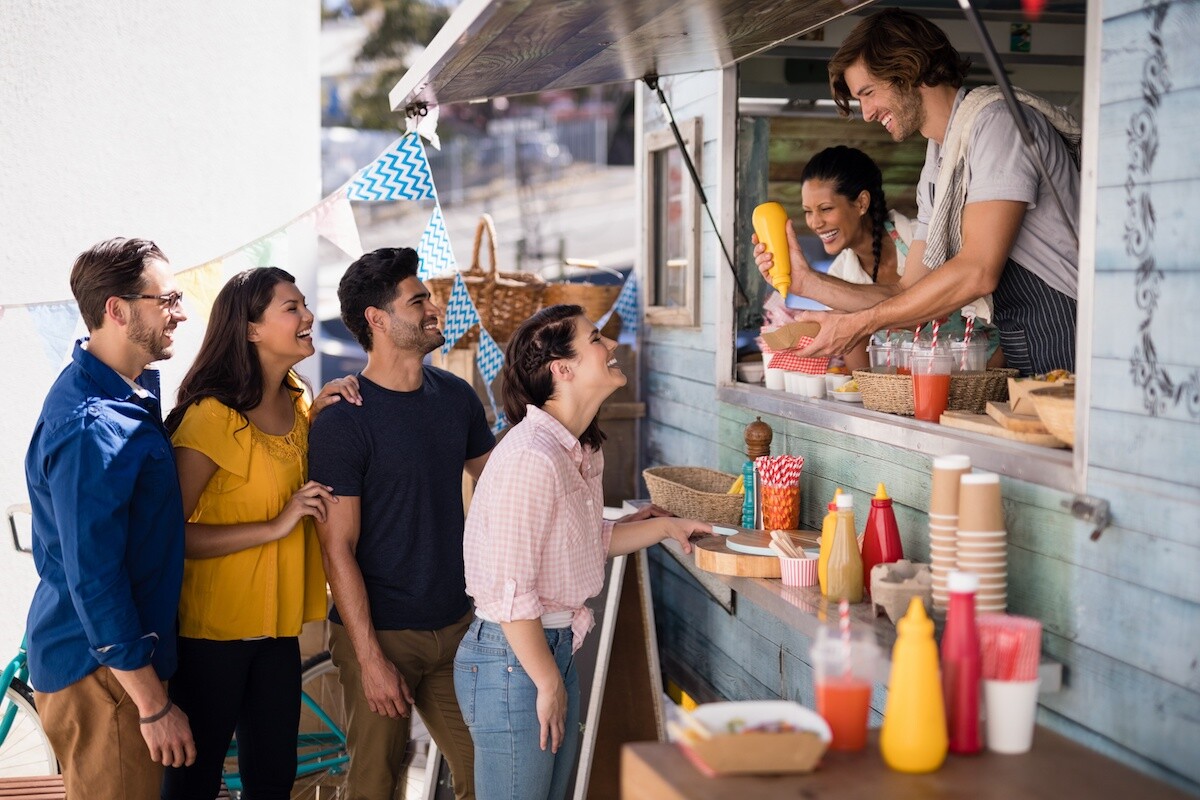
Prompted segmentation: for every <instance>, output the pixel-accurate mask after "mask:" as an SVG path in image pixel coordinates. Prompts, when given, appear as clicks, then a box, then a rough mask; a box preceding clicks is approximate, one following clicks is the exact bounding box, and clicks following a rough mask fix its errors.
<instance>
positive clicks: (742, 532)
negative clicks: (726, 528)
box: [725, 528, 820, 557]
mask: <svg viewBox="0 0 1200 800" xmlns="http://www.w3.org/2000/svg"><path fill="white" fill-rule="evenodd" d="M784 532H785V533H786V534H787V535H788V536H789V537H790V538H791V540H792V544H793V545H794V546H795V548H796V549H797V550H803V549H804V548H805V547H810V548H811V547H818V546H820V541H819V540H817V539H816V538H815V537H814V535H813V534H811V533H808V532H805V531H784ZM725 545H726V546H727V547H728V548H729V549H730V550H732V551H733V552H735V553H742V554H746V555H756V556H772V557H777V556H775V551H774V550H772V549H771V547H770V545H771V532H770V531H752V530H748V529H746V528H739V529H738V532H737V533H736V534H734V535H733V536H730V537H728V538H727V539H726V540H725Z"/></svg>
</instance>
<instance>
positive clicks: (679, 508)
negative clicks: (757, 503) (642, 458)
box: [642, 467, 745, 525]
mask: <svg viewBox="0 0 1200 800" xmlns="http://www.w3.org/2000/svg"><path fill="white" fill-rule="evenodd" d="M642 477H643V478H645V479H646V488H648V489H649V490H650V500H651V501H653V503H654V504H655V505H657V506H661V507H662V508H665V509H666V510H667V511H670V512H671V513H672V514H674V515H676V516H678V517H685V518H687V519H698V520H702V521H704V522H713V523H718V524H723V525H740V524H741V521H742V501H743V500H744V499H745V498H744V496H743V495H740V494H728V492H729V487H730V486H733V482H734V481H735V480H737V476H736V475H730V474H728V473H725V472H718V471H717V470H715V469H705V468H704V467H651V468H649V469H645V470H642Z"/></svg>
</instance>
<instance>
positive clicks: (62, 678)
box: [25, 238, 196, 798]
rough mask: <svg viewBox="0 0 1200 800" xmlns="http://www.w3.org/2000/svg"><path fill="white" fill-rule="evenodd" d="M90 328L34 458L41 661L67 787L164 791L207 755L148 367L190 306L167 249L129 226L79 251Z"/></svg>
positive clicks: (34, 640) (171, 478)
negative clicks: (180, 630)
mask: <svg viewBox="0 0 1200 800" xmlns="http://www.w3.org/2000/svg"><path fill="white" fill-rule="evenodd" d="M71 291H72V293H73V294H74V295H75V299H76V301H77V302H78V303H79V311H80V313H81V314H82V316H83V320H84V322H85V323H86V324H87V328H88V332H89V334H90V336H89V337H88V338H85V339H81V340H80V341H79V342H77V343H76V345H75V351H74V353H73V354H72V360H71V364H70V365H68V366H67V368H66V369H64V370H63V371H62V374H61V375H59V377H58V380H57V381H55V383H54V386H53V387H52V388H51V389H50V393H49V395H48V396H47V397H46V402H45V404H44V405H43V406H42V413H41V416H40V417H39V419H38V422H37V426H36V427H35V428H34V433H33V440H32V442H31V443H30V445H29V452H28V453H27V455H26V459H25V477H26V481H27V482H28V484H29V496H30V501H31V504H32V506H33V557H34V563H35V564H36V565H37V570H38V575H39V576H40V578H41V581H40V583H39V584H38V587H37V590H36V591H35V593H34V596H33V603H32V605H31V606H30V609H29V622H28V632H27V635H28V649H29V670H30V677H31V680H32V683H33V686H34V689H35V690H36V691H35V696H36V701H37V707H38V711H39V712H40V715H41V718H42V723H43V725H44V727H45V729H46V735H47V736H48V737H49V739H50V743H51V745H53V747H54V752H55V754H56V755H57V756H58V759H59V761H60V762H62V768H63V781H64V783H65V785H66V791H67V796H68V797H76V798H82V797H105V798H118V797H119V798H157V797H158V794H159V784H160V783H161V781H162V768H163V765H167V766H182V765H184V764H190V763H191V762H192V760H193V759H194V758H195V755H196V751H195V746H194V745H193V743H192V734H191V731H190V729H189V727H188V721H187V717H186V716H185V715H184V714H183V712H182V711H180V710H179V709H178V708H175V707H174V706H173V705H172V704H171V702H170V701H169V700H168V698H167V692H166V689H165V681H166V680H167V678H169V677H170V676H171V674H172V673H173V672H174V671H175V619H176V612H177V609H178V606H179V588H180V584H181V581H182V577H183V525H184V519H183V504H182V500H181V498H180V493H179V479H178V476H177V475H176V472H175V460H174V458H173V457H172V451H171V442H170V440H169V438H168V437H167V434H166V431H165V429H164V428H163V425H162V413H161V409H160V407H159V403H158V399H157V398H156V397H155V396H154V394H153V393H151V392H150V391H148V390H146V389H145V388H143V387H142V385H141V384H139V383H138V382H137V381H138V379H139V378H140V379H141V381H142V383H147V382H148V380H150V381H152V380H153V376H154V373H153V371H150V372H143V370H144V369H145V367H146V365H147V364H149V363H151V362H153V361H159V360H162V359H165V358H170V357H171V354H172V349H173V347H174V336H175V328H176V326H177V325H178V324H179V323H180V322H182V321H183V320H185V319H186V318H187V317H186V316H185V314H184V313H183V306H182V303H181V301H182V294H181V293H180V292H179V291H178V290H177V288H176V284H175V279H174V277H173V276H172V275H171V273H170V272H169V271H168V269H167V261H166V257H165V256H164V255H163V253H162V251H161V250H159V249H158V247H157V246H156V245H155V244H154V243H153V242H150V241H147V240H145V239H124V238H116V239H110V240H108V241H105V242H101V243H99V244H97V245H95V246H93V247H92V248H90V249H89V250H87V251H85V252H83V253H81V254H80V256H79V257H78V258H77V259H76V261H75V266H74V268H73V269H72V270H71Z"/></svg>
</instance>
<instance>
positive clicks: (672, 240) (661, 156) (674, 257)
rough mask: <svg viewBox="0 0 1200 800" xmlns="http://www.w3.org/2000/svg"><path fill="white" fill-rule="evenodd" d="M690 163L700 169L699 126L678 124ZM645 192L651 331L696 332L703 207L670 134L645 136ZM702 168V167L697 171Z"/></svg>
mask: <svg viewBox="0 0 1200 800" xmlns="http://www.w3.org/2000/svg"><path fill="white" fill-rule="evenodd" d="M679 132H680V134H681V135H682V137H683V142H684V146H685V147H686V148H687V149H688V152H689V154H690V155H691V158H692V163H694V164H697V165H698V164H699V163H700V151H699V143H700V120H699V118H693V119H688V120H682V121H680V122H679ZM642 163H643V164H644V165H645V169H644V173H645V180H646V186H645V190H644V192H643V197H644V198H645V203H646V208H645V209H644V213H643V219H646V220H647V234H648V235H647V236H646V259H645V263H646V264H647V265H648V266H649V278H650V280H649V281H648V283H649V297H648V298H647V302H646V321H647V322H648V323H650V324H651V325H675V326H682V327H695V326H696V325H699V324H700V261H699V252H700V246H699V234H700V217H699V213H700V203H699V198H698V197H697V196H696V188H695V186H694V185H693V184H692V181H691V178H690V176H689V175H688V173H687V168H686V166H685V165H684V163H683V155H682V154H681V153H680V152H679V148H678V147H677V146H676V143H675V138H674V137H673V136H672V134H671V132H670V131H669V130H660V131H654V132H652V133H648V134H646V137H645V144H644V149H643V162H642ZM697 168H698V167H697Z"/></svg>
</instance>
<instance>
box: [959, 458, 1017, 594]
mask: <svg viewBox="0 0 1200 800" xmlns="http://www.w3.org/2000/svg"><path fill="white" fill-rule="evenodd" d="M957 544H958V547H957V550H956V556H957V561H958V569H960V570H963V571H965V572H973V573H975V574H976V575H978V576H979V591H978V592H977V593H976V595H975V611H976V613H979V614H986V613H994V612H1002V611H1004V610H1005V609H1006V608H1007V607H1008V542H1007V534H1006V533H1005V529H1004V509H1003V508H1002V507H1001V505H1000V476H999V475H996V474H994V473H991V472H977V473H974V474H972V475H963V476H962V482H961V486H960V488H959V491H958V542H957Z"/></svg>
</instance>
